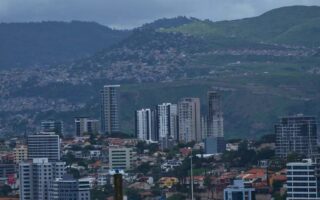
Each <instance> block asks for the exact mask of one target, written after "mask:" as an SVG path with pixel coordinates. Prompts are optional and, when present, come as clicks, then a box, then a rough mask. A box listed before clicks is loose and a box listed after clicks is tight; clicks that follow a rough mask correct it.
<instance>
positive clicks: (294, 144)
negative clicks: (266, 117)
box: [275, 114, 317, 158]
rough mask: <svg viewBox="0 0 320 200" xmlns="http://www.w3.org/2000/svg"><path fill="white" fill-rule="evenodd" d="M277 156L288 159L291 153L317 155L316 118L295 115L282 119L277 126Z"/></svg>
mask: <svg viewBox="0 0 320 200" xmlns="http://www.w3.org/2000/svg"><path fill="white" fill-rule="evenodd" d="M275 133H276V155H277V156H278V157H281V158H286V157H287V156H288V155H289V154H291V153H296V154H300V155H306V156H308V157H310V156H312V155H314V154H317V122H316V118H315V117H310V116H303V115H301V114H300V115H294V116H289V117H282V118H281V119H280V122H279V123H278V124H276V125H275Z"/></svg>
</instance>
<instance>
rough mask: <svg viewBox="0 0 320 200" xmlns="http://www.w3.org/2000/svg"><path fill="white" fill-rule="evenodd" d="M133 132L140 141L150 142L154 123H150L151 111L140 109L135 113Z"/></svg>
mask: <svg viewBox="0 0 320 200" xmlns="http://www.w3.org/2000/svg"><path fill="white" fill-rule="evenodd" d="M135 122H136V123H135V124H136V127H135V132H136V137H137V138H138V139H140V140H144V141H152V140H153V138H152V135H153V134H154V133H153V126H154V122H152V110H151V109H149V108H147V109H141V110H137V111H136V115H135Z"/></svg>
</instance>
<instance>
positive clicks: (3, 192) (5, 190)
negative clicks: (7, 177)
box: [0, 185, 12, 197]
mask: <svg viewBox="0 0 320 200" xmlns="http://www.w3.org/2000/svg"><path fill="white" fill-rule="evenodd" d="M10 192H12V189H11V187H10V186H9V185H3V186H1V187H0V196H3V197H5V196H8V194H9V193H10Z"/></svg>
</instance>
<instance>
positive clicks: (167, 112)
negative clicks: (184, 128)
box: [157, 103, 178, 140]
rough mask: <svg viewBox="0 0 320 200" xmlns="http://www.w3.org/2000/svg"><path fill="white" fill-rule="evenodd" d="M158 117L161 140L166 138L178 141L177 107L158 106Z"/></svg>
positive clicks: (169, 105)
mask: <svg viewBox="0 0 320 200" xmlns="http://www.w3.org/2000/svg"><path fill="white" fill-rule="evenodd" d="M157 115H158V119H157V123H158V133H159V140H161V139H164V138H172V139H177V134H178V133H177V126H178V124H177V105H176V104H171V103H163V104H160V105H158V106H157Z"/></svg>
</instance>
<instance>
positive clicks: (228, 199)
mask: <svg viewBox="0 0 320 200" xmlns="http://www.w3.org/2000/svg"><path fill="white" fill-rule="evenodd" d="M223 194H224V198H223V199H224V200H255V199H256V195H255V190H254V188H248V187H245V184H244V182H243V180H234V181H233V185H229V186H228V187H227V188H226V189H224V191H223Z"/></svg>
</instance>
